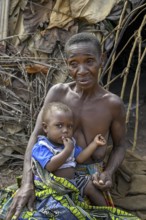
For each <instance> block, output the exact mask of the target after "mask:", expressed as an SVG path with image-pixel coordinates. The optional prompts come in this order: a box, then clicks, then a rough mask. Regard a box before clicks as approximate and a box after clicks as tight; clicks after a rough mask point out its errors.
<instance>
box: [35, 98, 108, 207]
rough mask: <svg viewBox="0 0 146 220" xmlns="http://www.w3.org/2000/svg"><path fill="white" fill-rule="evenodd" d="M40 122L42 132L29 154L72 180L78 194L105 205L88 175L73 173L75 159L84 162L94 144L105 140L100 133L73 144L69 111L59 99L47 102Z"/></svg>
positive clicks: (99, 143)
mask: <svg viewBox="0 0 146 220" xmlns="http://www.w3.org/2000/svg"><path fill="white" fill-rule="evenodd" d="M42 126H43V129H44V133H45V135H46V136H39V137H38V141H37V143H36V144H35V145H34V147H33V149H32V157H33V158H34V159H35V160H37V161H38V162H39V163H40V165H41V166H42V168H44V169H47V170H48V171H49V172H51V173H53V174H54V175H56V176H59V177H64V178H67V179H68V180H73V182H74V183H75V185H76V187H77V188H78V189H79V190H80V194H81V196H85V195H86V196H87V197H88V198H89V200H90V201H91V203H92V204H93V205H106V202H105V199H104V197H103V195H102V193H101V192H100V190H98V189H97V188H96V187H95V186H94V185H93V183H92V180H91V177H90V176H79V175H77V174H76V172H75V171H76V170H75V167H76V163H84V162H86V161H87V159H88V158H89V157H90V156H91V155H92V154H93V153H94V151H95V150H96V148H97V147H99V145H100V146H103V145H105V144H106V141H105V139H104V137H103V136H102V135H101V134H98V135H96V137H95V138H94V140H93V141H92V142H91V143H90V144H89V146H87V147H86V148H85V149H82V148H81V147H79V146H77V144H76V141H75V139H74V138H73V130H74V123H73V113H72V111H71V109H70V108H69V107H68V106H66V105H65V104H62V103H60V102H52V103H49V104H48V105H47V106H46V107H45V108H44V109H43V114H42Z"/></svg>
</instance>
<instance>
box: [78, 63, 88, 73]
mask: <svg viewBox="0 0 146 220" xmlns="http://www.w3.org/2000/svg"><path fill="white" fill-rule="evenodd" d="M86 71H87V70H86V67H85V65H80V66H79V68H78V73H79V74H84V73H86Z"/></svg>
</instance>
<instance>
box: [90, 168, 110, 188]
mask: <svg viewBox="0 0 146 220" xmlns="http://www.w3.org/2000/svg"><path fill="white" fill-rule="evenodd" d="M92 181H93V184H94V185H95V186H96V187H97V188H98V189H100V190H102V191H105V190H109V189H110V188H111V187H112V177H111V175H110V173H109V172H107V171H104V172H102V173H98V172H96V173H95V174H93V175H92Z"/></svg>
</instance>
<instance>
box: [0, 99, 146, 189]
mask: <svg viewBox="0 0 146 220" xmlns="http://www.w3.org/2000/svg"><path fill="white" fill-rule="evenodd" d="M145 114H146V103H142V104H140V106H139V130H138V141H137V147H136V150H135V152H136V153H138V154H139V155H140V156H142V157H146V146H145V143H146V116H145ZM134 126H135V106H134V105H133V106H132V109H131V116H130V122H129V126H128V132H127V146H128V147H129V148H131V146H132V142H133V133H134ZM22 168H23V162H22V161H7V162H6V163H5V164H4V165H3V166H1V167H0V188H3V187H6V186H9V185H11V184H13V183H16V176H19V175H21V174H22Z"/></svg>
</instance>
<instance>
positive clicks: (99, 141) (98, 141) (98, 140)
mask: <svg viewBox="0 0 146 220" xmlns="http://www.w3.org/2000/svg"><path fill="white" fill-rule="evenodd" d="M94 141H95V142H96V144H97V145H101V146H103V145H105V144H106V140H105V138H104V137H103V136H102V135H101V134H98V135H96V137H95V138H94Z"/></svg>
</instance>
